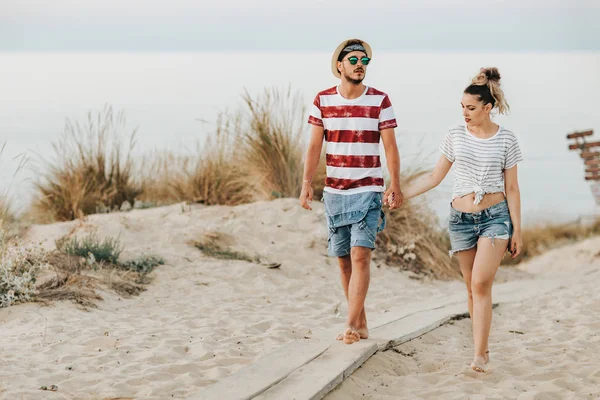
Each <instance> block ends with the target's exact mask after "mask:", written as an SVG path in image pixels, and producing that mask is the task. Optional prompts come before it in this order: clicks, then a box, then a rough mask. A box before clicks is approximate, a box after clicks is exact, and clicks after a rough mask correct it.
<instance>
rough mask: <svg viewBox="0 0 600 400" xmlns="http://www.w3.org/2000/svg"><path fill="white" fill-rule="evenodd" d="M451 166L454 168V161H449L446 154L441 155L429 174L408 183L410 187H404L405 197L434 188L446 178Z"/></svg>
mask: <svg viewBox="0 0 600 400" xmlns="http://www.w3.org/2000/svg"><path fill="white" fill-rule="evenodd" d="M450 168H452V163H451V162H450V161H448V159H447V158H446V156H444V155H441V156H440V158H439V159H438V161H437V163H436V164H435V167H433V170H432V171H431V172H430V173H429V174H427V175H425V176H424V177H423V178H421V179H418V180H417V181H416V182H411V183H410V184H408V187H406V188H405V189H404V198H405V199H410V198H411V197H415V196H418V195H420V194H423V193H425V192H427V191H428V190H431V189H433V188H434V187H436V186H437V185H439V184H440V182H442V181H443V180H444V178H445V177H446V175H448V171H450Z"/></svg>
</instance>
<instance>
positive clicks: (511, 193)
mask: <svg viewBox="0 0 600 400" xmlns="http://www.w3.org/2000/svg"><path fill="white" fill-rule="evenodd" d="M504 190H505V192H506V201H507V203H508V209H509V210H510V219H511V221H512V225H513V236H512V238H511V241H510V248H509V250H510V252H511V253H512V257H511V258H515V257H517V256H518V255H519V254H520V253H521V249H522V248H523V240H522V238H521V191H520V189H519V180H518V178H517V166H516V165H515V166H514V167H512V168H510V169H506V170H504Z"/></svg>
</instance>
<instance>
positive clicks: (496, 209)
mask: <svg viewBox="0 0 600 400" xmlns="http://www.w3.org/2000/svg"><path fill="white" fill-rule="evenodd" d="M512 230H513V226H512V222H511V220H510V213H509V210H508V204H507V203H506V200H504V201H502V202H500V203H498V204H494V205H493V206H491V207H489V208H486V209H485V210H482V211H479V212H476V213H466V212H461V211H458V210H456V209H454V208H453V207H452V205H450V222H449V231H450V244H451V245H452V250H450V256H452V255H453V254H454V253H457V252H459V251H463V250H469V249H472V248H473V247H475V246H477V241H478V240H479V238H480V237H487V238H491V239H492V244H494V239H510V237H511V236H512Z"/></svg>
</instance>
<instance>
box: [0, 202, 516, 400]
mask: <svg viewBox="0 0 600 400" xmlns="http://www.w3.org/2000/svg"><path fill="white" fill-rule="evenodd" d="M313 208H314V211H313V212H308V211H306V210H304V209H302V208H301V207H300V206H299V204H298V201H297V200H296V199H283V200H276V201H272V202H258V203H253V204H247V205H241V206H237V207H225V206H211V207H206V206H201V205H192V206H189V205H185V204H176V205H172V206H168V207H161V208H154V209H147V210H133V211H130V212H126V213H114V214H103V215H91V216H88V217H87V218H86V219H85V220H84V221H73V222H65V223H57V224H52V225H37V226H33V227H31V229H30V230H29V231H28V232H27V234H26V235H25V237H24V240H26V241H27V242H28V243H41V245H42V246H43V247H44V248H46V249H53V248H54V246H55V245H54V241H55V240H56V239H58V238H60V237H62V236H63V235H66V234H69V233H70V234H76V235H78V236H79V235H86V234H88V233H91V232H96V233H97V234H98V235H99V236H100V237H103V236H113V237H117V236H118V237H119V238H120V240H121V243H122V244H123V245H124V246H125V251H124V252H123V254H122V256H121V258H122V259H127V258H133V257H135V256H138V255H140V254H142V253H145V254H155V255H159V256H162V257H163V258H165V260H166V264H165V265H162V266H159V267H158V268H157V269H156V270H155V271H154V272H153V273H152V274H153V276H154V280H153V282H152V283H151V284H150V285H149V286H148V287H147V290H146V291H145V292H143V293H141V294H140V295H139V296H137V297H131V298H123V297H120V296H118V295H116V294H115V293H114V292H110V291H100V292H99V293H100V294H101V295H102V297H103V298H104V300H103V301H99V302H97V305H98V308H96V309H90V310H89V311H83V310H81V308H79V307H77V306H76V305H74V304H72V303H70V302H54V303H52V304H51V305H49V306H44V305H41V304H37V303H32V304H22V305H16V306H12V307H8V308H4V309H0V337H1V338H2V339H1V341H0V343H1V344H0V363H1V364H0V398H5V399H42V398H53V399H54V398H56V399H108V398H114V397H119V396H120V397H132V398H136V399H166V398H184V397H185V396H187V395H189V394H193V393H199V392H200V391H201V390H202V388H203V387H206V386H207V385H210V384H212V383H214V382H216V381H218V380H220V379H223V378H224V377H226V376H229V375H230V374H232V373H234V372H235V371H237V370H239V369H240V368H242V367H244V366H247V365H248V364H250V363H252V362H253V361H255V360H256V359H257V358H259V357H261V356H263V355H265V354H267V353H269V352H270V351H272V350H274V349H276V348H277V347H279V346H281V345H282V344H284V343H286V342H289V341H290V340H293V339H296V338H305V337H306V338H310V337H312V336H313V335H316V334H318V333H320V332H325V331H327V330H331V329H334V330H335V329H337V327H339V329H340V331H341V330H342V328H343V324H344V320H345V315H346V310H347V308H346V304H345V299H344V296H343V292H342V289H341V286H340V281H339V275H338V267H337V263H336V260H335V259H332V258H328V257H327V256H326V238H327V233H326V227H325V222H324V216H323V213H324V208H323V205H322V203H319V202H315V204H314V206H313ZM214 232H220V233H224V234H227V235H228V236H229V246H230V247H231V248H232V249H233V250H235V251H237V252H241V253H245V254H247V255H248V256H251V257H254V256H256V255H258V256H260V258H261V263H249V262H245V261H237V260H216V259H211V258H208V257H206V256H204V255H203V254H202V253H201V252H200V251H199V250H198V249H197V248H195V247H194V246H193V245H191V244H190V242H191V241H193V240H198V239H201V238H202V237H203V235H204V234H206V233H214ZM271 263H280V264H281V266H280V267H279V268H274V269H270V268H269V267H268V266H269V265H270V264H271ZM509 275H510V274H509ZM411 276H412V277H413V278H414V275H413V274H412V273H409V272H401V271H399V270H398V269H395V268H392V267H387V266H385V265H382V263H380V262H379V261H378V260H375V261H374V262H373V267H372V279H371V289H370V291H369V295H368V300H367V305H366V310H367V316H371V317H373V316H376V315H377V314H382V313H386V312H389V311H390V310H392V309H398V308H401V307H402V305H403V304H407V303H414V302H419V301H421V300H425V299H428V300H430V299H435V298H439V299H442V298H444V297H446V296H448V295H450V294H453V293H456V292H457V291H463V290H464V286H463V284H461V283H460V282H458V281H451V282H444V281H434V280H429V279H424V280H423V279H418V280H416V279H411V278H410V277H411ZM332 339H333V338H332ZM51 385H56V386H58V390H57V391H56V392H44V391H41V390H40V387H42V386H47V387H50V386H51Z"/></svg>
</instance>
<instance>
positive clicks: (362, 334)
mask: <svg viewBox="0 0 600 400" xmlns="http://www.w3.org/2000/svg"><path fill="white" fill-rule="evenodd" d="M356 332H358V334H359V335H360V338H361V339H368V338H369V328H367V327H366V326H365V327H364V328H359V329H356ZM335 340H344V334H343V333H340V334H339V335H337V336H336V338H335Z"/></svg>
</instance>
